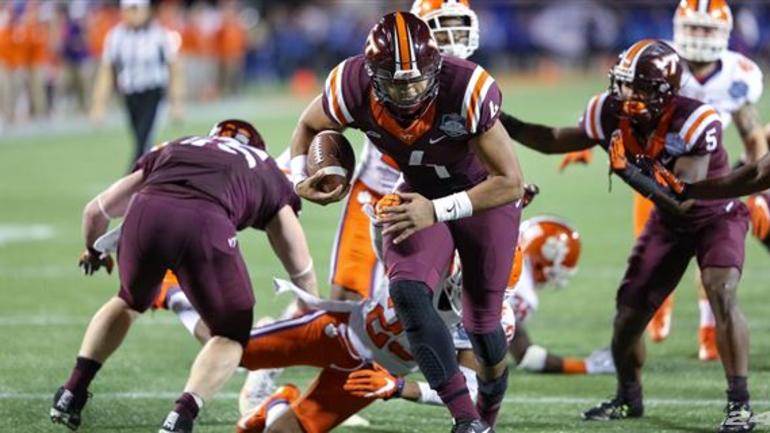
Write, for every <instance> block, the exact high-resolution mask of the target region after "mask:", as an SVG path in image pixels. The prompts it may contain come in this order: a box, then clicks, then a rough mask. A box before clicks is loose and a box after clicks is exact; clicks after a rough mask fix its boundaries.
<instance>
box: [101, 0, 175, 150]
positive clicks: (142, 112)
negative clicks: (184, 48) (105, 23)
mask: <svg viewBox="0 0 770 433" xmlns="http://www.w3.org/2000/svg"><path fill="white" fill-rule="evenodd" d="M120 8H121V17H122V21H121V23H120V24H118V25H117V26H115V27H114V28H112V30H110V32H109V33H108V34H107V38H106V40H105V43H104V52H103V54H102V61H101V65H100V66H99V70H98V72H97V76H96V84H95V87H94V96H93V105H92V107H91V121H92V122H93V123H95V124H100V123H101V122H102V120H103V119H104V113H105V108H106V105H107V102H108V100H109V98H110V94H111V93H112V89H113V87H116V88H117V90H118V92H119V93H120V94H121V95H122V97H123V100H124V102H125V106H126V109H127V110H128V118H129V121H130V123H131V131H132V133H133V136H134V145H135V151H134V159H133V160H134V161H136V160H137V159H139V157H140V156H142V154H144V153H145V152H147V151H148V150H149V149H150V148H151V147H152V146H153V144H154V137H153V135H154V129H155V125H156V123H157V119H158V117H159V114H160V113H161V112H162V111H164V110H163V106H164V101H165V99H166V95H167V94H168V96H169V99H170V103H171V115H172V117H174V118H179V117H181V113H182V89H183V87H184V86H183V83H182V76H181V75H182V73H181V67H180V65H179V61H178V60H177V48H178V44H176V45H175V44H174V42H173V40H172V36H171V33H170V32H169V31H168V30H166V29H164V28H163V27H161V26H160V24H158V23H157V22H156V21H155V19H153V16H152V10H151V9H150V0H121V1H120Z"/></svg>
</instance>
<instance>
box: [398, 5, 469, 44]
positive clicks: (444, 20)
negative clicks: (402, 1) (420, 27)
mask: <svg viewBox="0 0 770 433" xmlns="http://www.w3.org/2000/svg"><path fill="white" fill-rule="evenodd" d="M411 12H412V13H413V14H415V15H417V16H418V17H420V18H422V19H423V21H425V22H427V23H428V26H429V27H430V30H431V32H432V33H433V37H434V38H435V39H436V42H437V43H438V48H439V50H441V53H442V54H447V55H450V56H455V57H459V58H461V59H467V58H468V57H470V56H472V55H473V53H474V52H475V51H476V50H477V49H478V48H479V19H478V17H477V16H476V12H474V11H473V9H471V7H470V4H469V2H468V0H415V2H414V3H413V4H412V10H411Z"/></svg>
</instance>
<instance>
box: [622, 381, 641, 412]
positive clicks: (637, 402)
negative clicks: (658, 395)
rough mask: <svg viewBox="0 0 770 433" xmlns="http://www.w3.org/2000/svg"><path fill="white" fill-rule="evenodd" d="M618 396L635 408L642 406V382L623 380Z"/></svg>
mask: <svg viewBox="0 0 770 433" xmlns="http://www.w3.org/2000/svg"><path fill="white" fill-rule="evenodd" d="M618 397H620V398H621V399H622V400H623V401H625V402H626V403H628V405H629V406H631V407H632V408H634V409H641V408H642V384H641V383H639V382H623V383H619V384H618Z"/></svg>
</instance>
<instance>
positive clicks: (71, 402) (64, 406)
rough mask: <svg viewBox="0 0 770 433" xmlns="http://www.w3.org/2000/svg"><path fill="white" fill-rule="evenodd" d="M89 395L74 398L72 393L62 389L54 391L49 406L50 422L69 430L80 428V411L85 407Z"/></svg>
mask: <svg viewBox="0 0 770 433" xmlns="http://www.w3.org/2000/svg"><path fill="white" fill-rule="evenodd" d="M89 397H91V394H90V393H88V394H86V395H85V396H82V397H80V396H76V395H75V394H73V393H72V391H70V390H68V389H66V388H64V387H63V386H62V387H59V389H57V390H56V394H54V396H53V405H52V406H51V422H53V423H57V424H64V425H65V426H67V428H69V429H70V430H77V428H78V427H80V411H82V410H83V406H85V405H86V402H87V401H88V398H89Z"/></svg>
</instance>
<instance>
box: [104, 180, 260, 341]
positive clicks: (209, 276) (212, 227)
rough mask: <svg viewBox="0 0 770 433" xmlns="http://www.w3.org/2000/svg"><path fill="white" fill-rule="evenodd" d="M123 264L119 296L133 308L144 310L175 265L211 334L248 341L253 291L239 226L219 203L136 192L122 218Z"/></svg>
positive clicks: (119, 251) (121, 251)
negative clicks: (236, 227) (239, 244)
mask: <svg viewBox="0 0 770 433" xmlns="http://www.w3.org/2000/svg"><path fill="white" fill-rule="evenodd" d="M118 266H119V268H118V269H119V272H120V284H121V287H120V292H119V294H118V296H120V298H121V299H123V300H124V301H126V303H127V304H128V305H129V306H130V307H131V309H133V310H136V311H138V312H140V313H141V312H144V311H145V310H146V309H147V308H148V307H149V306H150V305H151V304H152V302H153V300H154V299H155V297H156V296H157V293H158V290H159V289H160V283H161V281H162V280H163V275H164V273H165V272H166V270H167V269H171V270H172V271H174V273H175V274H176V275H177V277H178V279H179V283H180V286H181V288H182V290H183V291H184V293H185V295H187V298H188V299H189V300H190V302H191V303H192V305H193V306H194V307H195V310H196V311H198V313H200V315H201V318H202V319H203V321H204V322H205V323H206V325H208V327H209V329H211V333H212V335H217V336H223V337H227V338H230V339H232V340H235V341H238V342H240V343H241V344H243V345H244V346H245V345H246V343H247V342H248V339H249V331H250V329H251V322H252V309H253V307H254V294H253V292H252V288H251V281H250V280H249V275H248V272H247V270H246V265H245V263H244V262H243V258H242V257H241V253H240V250H239V248H238V243H237V238H236V230H235V227H234V225H233V223H232V222H231V221H230V220H229V219H228V217H227V215H226V214H225V211H224V210H223V209H222V208H221V207H220V206H219V205H217V204H215V203H212V202H209V201H206V200H203V199H191V198H180V197H174V196H169V195H163V194H160V193H154V192H153V193H148V192H143V193H139V194H137V195H136V196H134V198H133V200H132V202H131V204H130V206H129V209H128V212H127V213H126V216H125V219H124V220H123V229H122V232H121V236H120V243H119V247H118Z"/></svg>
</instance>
